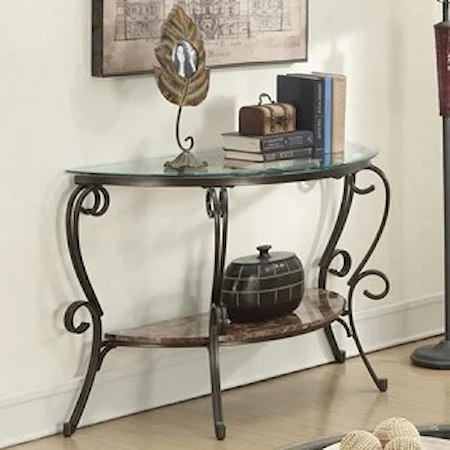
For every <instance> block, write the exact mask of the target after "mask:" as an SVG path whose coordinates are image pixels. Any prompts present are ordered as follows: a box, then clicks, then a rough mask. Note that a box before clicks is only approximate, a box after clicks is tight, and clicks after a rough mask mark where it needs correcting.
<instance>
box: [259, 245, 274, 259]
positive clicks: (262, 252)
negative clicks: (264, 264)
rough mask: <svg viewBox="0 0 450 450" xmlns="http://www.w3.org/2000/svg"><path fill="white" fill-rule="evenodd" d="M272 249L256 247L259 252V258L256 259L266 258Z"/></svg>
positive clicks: (269, 247)
mask: <svg viewBox="0 0 450 450" xmlns="http://www.w3.org/2000/svg"><path fill="white" fill-rule="evenodd" d="M271 248H272V246H271V245H259V246H258V247H256V249H257V250H259V256H258V258H265V259H266V258H268V257H269V256H270V255H269V250H270V249H271Z"/></svg>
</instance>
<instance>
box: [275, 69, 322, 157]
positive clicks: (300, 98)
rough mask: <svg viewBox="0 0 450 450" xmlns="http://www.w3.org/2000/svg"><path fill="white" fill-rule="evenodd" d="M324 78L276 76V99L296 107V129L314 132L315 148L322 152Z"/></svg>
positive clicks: (305, 75)
mask: <svg viewBox="0 0 450 450" xmlns="http://www.w3.org/2000/svg"><path fill="white" fill-rule="evenodd" d="M324 84H325V82H324V79H323V77H319V76H317V75H309V74H286V75H278V76H277V101H279V102H285V103H291V104H293V105H294V106H295V108H296V112H297V113H296V115H297V130H309V131H312V132H313V133H314V140H315V150H316V152H317V153H323V150H324V148H323V145H324V90H325V89H324V87H325V86H324Z"/></svg>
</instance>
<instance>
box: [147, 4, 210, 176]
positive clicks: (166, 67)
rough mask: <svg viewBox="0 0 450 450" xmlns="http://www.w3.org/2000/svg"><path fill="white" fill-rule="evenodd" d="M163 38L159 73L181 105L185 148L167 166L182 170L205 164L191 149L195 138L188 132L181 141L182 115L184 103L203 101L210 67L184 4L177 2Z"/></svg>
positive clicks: (157, 52)
mask: <svg viewBox="0 0 450 450" xmlns="http://www.w3.org/2000/svg"><path fill="white" fill-rule="evenodd" d="M161 31H162V33H161V42H160V45H159V46H158V47H157V48H156V49H155V55H156V58H157V60H158V62H159V64H160V67H158V66H155V67H154V71H155V76H156V81H157V84H158V88H159V90H160V91H161V94H162V95H163V96H164V97H165V98H166V99H167V100H168V101H169V102H171V103H174V104H175V105H178V106H179V109H178V116H177V122H176V138H177V144H178V146H179V147H180V148H181V150H183V153H182V154H180V155H179V156H178V157H177V158H176V159H175V160H174V161H171V162H168V163H166V166H167V167H170V168H172V169H176V170H180V169H185V168H198V167H203V166H205V165H206V163H203V162H199V161H198V160H197V159H196V158H195V157H194V155H192V153H191V152H190V151H191V150H192V148H193V146H194V139H193V138H192V136H188V137H187V138H185V139H184V141H185V143H186V144H185V145H184V146H183V144H182V143H181V142H180V133H179V128H180V119H181V111H182V108H183V107H184V106H197V105H199V104H200V103H201V102H202V101H203V100H204V99H205V98H206V95H207V94H208V90H209V69H207V67H206V57H205V48H204V44H203V40H202V39H201V38H200V35H199V32H198V30H197V27H196V26H195V24H194V22H193V21H192V19H191V18H190V17H189V16H188V15H187V14H186V13H185V11H184V10H183V8H181V7H180V6H174V7H173V8H172V10H171V12H170V14H169V15H168V17H167V19H166V21H165V22H164V25H163V27H162V30H161Z"/></svg>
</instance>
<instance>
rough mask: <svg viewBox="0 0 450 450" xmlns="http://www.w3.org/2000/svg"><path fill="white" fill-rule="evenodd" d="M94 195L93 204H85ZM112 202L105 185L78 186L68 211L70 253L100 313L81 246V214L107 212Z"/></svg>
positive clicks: (80, 277)
mask: <svg viewBox="0 0 450 450" xmlns="http://www.w3.org/2000/svg"><path fill="white" fill-rule="evenodd" d="M89 197H92V199H93V204H92V205H85V202H86V199H88V198H89ZM109 204H110V198H109V194H108V191H107V190H106V189H105V188H104V187H103V186H97V185H87V186H85V185H82V186H78V187H77V188H76V189H75V190H74V191H73V193H72V195H71V196H70V198H69V202H68V205H67V212H66V236H67V245H68V247H69V254H70V258H71V260H72V265H73V268H74V270H75V273H76V275H77V278H78V281H79V283H80V285H81V288H82V289H83V292H84V293H85V295H86V298H87V299H88V301H89V302H90V303H91V304H93V305H95V307H96V308H97V310H98V313H99V315H100V316H101V315H102V314H103V311H102V308H101V306H100V303H99V301H98V299H97V295H96V294H95V291H94V288H93V286H92V283H91V281H90V279H89V276H88V274H87V271H86V266H85V264H84V260H83V257H82V254H81V247H80V215H81V214H85V215H89V216H94V217H99V216H102V215H103V214H105V212H106V211H107V210H108V208H109Z"/></svg>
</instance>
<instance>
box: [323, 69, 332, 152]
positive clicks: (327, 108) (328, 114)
mask: <svg viewBox="0 0 450 450" xmlns="http://www.w3.org/2000/svg"><path fill="white" fill-rule="evenodd" d="M324 81H325V89H324V99H323V100H324V101H323V103H324V111H323V128H324V130H323V153H324V154H330V153H331V146H332V145H331V142H332V141H331V133H332V129H331V127H332V123H333V77H332V76H331V75H324Z"/></svg>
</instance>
